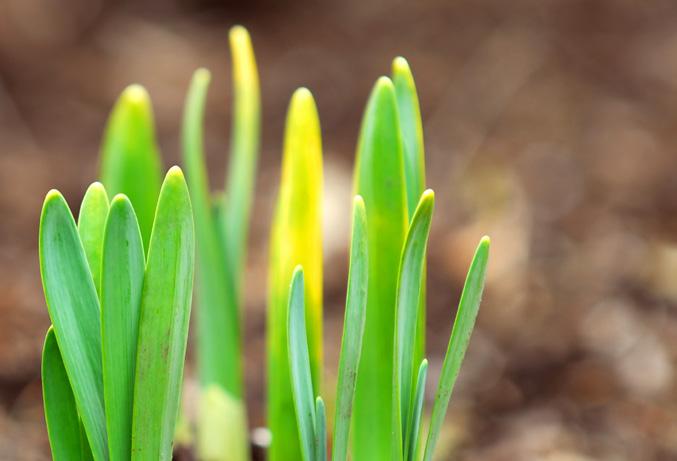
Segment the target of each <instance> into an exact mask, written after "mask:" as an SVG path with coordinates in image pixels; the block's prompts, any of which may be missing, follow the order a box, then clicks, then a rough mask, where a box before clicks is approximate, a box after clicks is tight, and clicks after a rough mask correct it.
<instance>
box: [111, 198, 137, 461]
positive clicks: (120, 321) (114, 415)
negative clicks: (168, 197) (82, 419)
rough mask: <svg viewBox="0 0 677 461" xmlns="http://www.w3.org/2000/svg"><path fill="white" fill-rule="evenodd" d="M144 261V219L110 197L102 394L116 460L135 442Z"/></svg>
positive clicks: (129, 205)
mask: <svg viewBox="0 0 677 461" xmlns="http://www.w3.org/2000/svg"><path fill="white" fill-rule="evenodd" d="M144 268H145V260H144V254H143V242H142V241H141V232H140V230H139V223H138V221H137V220H136V214H135V213H134V208H133V207H132V203H131V202H130V201H129V199H128V198H127V197H126V196H125V195H116V196H115V198H113V201H112V202H111V207H110V212H109V214H108V221H107V222H106V234H105V238H104V244H103V267H102V271H101V341H102V347H103V393H104V400H105V405H106V407H105V408H106V423H107V430H108V448H109V452H110V459H111V461H125V460H128V459H129V457H130V454H131V447H132V404H133V401H134V370H135V367H136V345H137V340H138V337H139V307H140V304H141V290H142V288H143V278H144Z"/></svg>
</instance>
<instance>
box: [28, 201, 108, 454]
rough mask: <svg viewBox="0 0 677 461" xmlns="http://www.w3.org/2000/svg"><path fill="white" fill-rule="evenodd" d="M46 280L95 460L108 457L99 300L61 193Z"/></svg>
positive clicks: (45, 251) (44, 260)
mask: <svg viewBox="0 0 677 461" xmlns="http://www.w3.org/2000/svg"><path fill="white" fill-rule="evenodd" d="M39 248H40V274H41V276H42V286H43V288H44V291H45V300H46V301H47V309H48V310H49V316H50V318H51V320H52V324H53V325H54V332H55V334H56V339H57V343H58V344H59V350H60V351H61V356H62V358H63V363H64V367H65V369H66V373H67V374H68V379H69V381H70V383H71V389H72V390H73V395H74V397H75V402H76V404H77V407H78V413H79V415H80V417H81V418H82V422H83V425H84V427H85V431H86V433H87V438H88V440H89V443H90V446H91V449H92V453H93V455H94V459H96V460H97V461H100V460H105V459H106V458H107V457H108V446H107V438H106V417H105V415H104V403H103V381H102V379H101V320H100V318H99V315H100V314H99V300H98V298H97V294H96V288H95V286H94V281H93V279H92V274H91V272H90V270H89V266H88V265H87V259H86V256H85V250H84V249H83V247H82V243H81V242H80V237H79V235H78V230H77V228H76V226H75V220H74V219H73V215H72V214H71V211H70V209H69V208H68V204H67V203H66V200H64V198H63V196H62V195H61V194H60V193H59V192H58V191H55V190H52V191H50V192H49V193H48V194H47V197H46V198H45V202H44V205H43V208H42V216H41V218H40V238H39Z"/></svg>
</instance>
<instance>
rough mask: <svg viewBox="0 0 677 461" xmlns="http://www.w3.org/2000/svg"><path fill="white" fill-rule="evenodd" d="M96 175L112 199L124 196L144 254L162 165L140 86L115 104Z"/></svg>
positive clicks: (149, 108)
mask: <svg viewBox="0 0 677 461" xmlns="http://www.w3.org/2000/svg"><path fill="white" fill-rule="evenodd" d="M100 174H101V182H103V184H104V185H105V186H106V189H107V190H108V192H109V193H110V194H111V195H112V196H115V195H117V194H125V195H126V196H127V197H129V200H130V201H131V202H132V204H133V205H134V210H135V211H136V214H137V217H138V220H139V227H140V228H141V235H142V236H143V244H144V248H145V249H146V251H147V250H148V243H149V241H150V233H151V230H152V228H153V219H154V217H155V206H156V204H157V199H158V194H159V193H160V181H161V180H162V164H161V161H160V154H159V150H158V147H157V141H156V139H155V123H154V121H153V108H152V106H151V101H150V96H149V95H148V92H147V91H146V89H145V88H143V87H142V86H141V85H130V86H128V87H127V88H126V89H125V90H124V91H123V92H122V94H121V95H120V97H119V98H118V100H117V102H116V103H115V107H114V108H113V110H112V112H111V115H110V117H109V119H108V124H107V126H106V131H105V133H104V139H103V143H102V146H101V173H100Z"/></svg>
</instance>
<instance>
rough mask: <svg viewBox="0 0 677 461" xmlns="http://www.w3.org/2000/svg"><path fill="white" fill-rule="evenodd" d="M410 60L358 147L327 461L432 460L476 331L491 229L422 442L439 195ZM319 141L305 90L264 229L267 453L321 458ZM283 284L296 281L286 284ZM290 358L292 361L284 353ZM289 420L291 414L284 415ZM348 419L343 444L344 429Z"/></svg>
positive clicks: (377, 103)
mask: <svg viewBox="0 0 677 461" xmlns="http://www.w3.org/2000/svg"><path fill="white" fill-rule="evenodd" d="M421 126H422V124H421V118H420V111H419V105H418V97H417V95H416V89H415V85H414V80H413V77H412V74H411V71H410V69H409V66H408V64H407V62H406V61H405V60H404V59H403V58H397V59H395V61H394V62H393V77H392V80H391V79H389V78H387V77H381V78H380V79H379V80H378V81H377V83H376V85H375V87H374V89H373V91H372V94H371V96H370V98H369V102H368V104H367V108H366V111H365V115H364V119H363V122H362V129H361V134H360V139H359V143H358V148H357V162H356V167H355V193H356V198H355V201H354V208H353V230H352V243H351V260H350V272H349V279H348V294H347V298H346V311H345V321H344V331H343V339H342V345H341V352H340V360H339V370H338V385H337V397H336V407H335V417H334V430H333V443H332V459H334V460H336V461H342V460H345V459H347V456H348V452H350V453H351V458H352V459H353V460H379V459H382V460H400V461H413V460H416V459H419V456H420V453H421V452H422V453H423V457H424V459H425V460H426V461H428V460H430V459H431V458H432V453H433V451H434V447H435V444H436V442H437V439H438V437H439V433H440V429H441V426H442V423H443V421H444V417H445V415H446V410H447V407H448V403H449V399H450V395H451V392H452V389H453V386H454V383H455V381H456V378H457V376H458V373H459V370H460V366H461V362H462V360H463V357H464V355H465V351H466V349H467V345H468V342H469V339H470V334H471V332H472V330H473V327H474V323H475V319H476V316H477V312H478V309H479V304H480V298H481V293H482V290H483V286H484V278H485V272H486V265H487V262H488V252H489V239H488V238H486V237H485V238H483V239H482V240H481V241H480V243H479V246H478V248H477V251H476V253H475V257H474V259H473V261H472V263H471V266H470V270H469V273H468V276H467V279H466V284H465V287H464V290H463V294H462V296H461V301H460V304H459V308H458V311H457V316H456V320H455V322H454V326H453V329H452V333H451V338H450V341H449V347H448V350H447V354H446V357H445V360H444V364H443V367H442V373H441V376H440V381H439V384H438V390H437V393H436V396H435V401H434V405H433V409H432V416H431V423H430V429H429V431H428V435H427V440H426V442H425V444H422V443H421V442H420V440H419V439H420V433H421V417H422V414H423V402H424V390H425V381H426V375H427V367H428V365H427V361H426V360H425V359H424V358H423V355H424V350H425V259H426V258H425V253H426V249H427V242H428V235H429V231H430V225H431V219H432V213H433V208H434V194H433V192H432V191H430V190H425V191H424V190H423V188H424V184H425V172H424V149H423V133H422V127H421ZM321 157H322V146H321V141H320V124H319V120H318V116H317V109H316V107H315V104H314V101H313V98H312V95H311V94H310V92H309V91H308V90H306V89H300V90H298V91H297V92H296V93H295V94H294V96H293V97H292V100H291V103H290V107H289V112H288V116H287V127H286V132H285V143H284V157H283V167H282V181H281V185H280V193H279V198H278V205H277V210H276V215H275V220H274V224H273V230H272V237H271V258H270V280H269V290H270V294H269V317H268V318H269V321H268V354H269V356H268V388H269V392H268V398H269V402H268V405H269V414H268V421H269V426H270V428H271V431H272V435H273V442H272V445H271V447H270V451H269V458H270V459H271V460H274V461H277V460H280V461H281V460H288V459H303V460H304V461H323V460H325V459H326V457H327V445H326V443H327V441H326V438H327V427H326V426H327V423H326V410H325V404H324V401H323V400H322V398H321V397H320V396H319V393H320V389H321V387H322V386H321V373H322V299H321V292H322V252H321V248H322V247H321V241H322V229H321V224H320V219H321V197H322V158H321ZM289 280H291V284H289ZM285 359H286V360H287V362H285ZM292 416H293V417H294V418H295V420H296V424H295V425H294V424H290V418H291V417H292ZM351 424H352V427H353V431H352V449H349V437H348V434H349V429H350V425H351Z"/></svg>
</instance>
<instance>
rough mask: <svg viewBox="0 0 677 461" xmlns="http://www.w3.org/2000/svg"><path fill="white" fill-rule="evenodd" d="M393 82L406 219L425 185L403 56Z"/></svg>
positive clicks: (416, 112)
mask: <svg viewBox="0 0 677 461" xmlns="http://www.w3.org/2000/svg"><path fill="white" fill-rule="evenodd" d="M392 76H393V84H394V85H395V95H396V96H397V114H398V116H399V121H400V129H401V132H402V147H403V154H404V178H405V183H406V190H407V209H408V211H409V220H411V218H412V217H413V216H414V211H415V210H416V205H417V204H418V199H419V197H420V196H421V194H422V193H423V190H424V188H425V150H424V147H423V123H422V121H421V110H420V108H419V104H418V94H417V93H416V85H415V83H414V76H413V75H412V73H411V69H410V68H409V63H408V62H407V60H406V59H404V58H403V57H397V58H395V59H394V60H393V65H392ZM425 281H426V275H425V268H424V273H423V277H422V278H421V295H420V300H419V308H418V309H419V310H418V321H417V322H416V325H417V328H416V349H415V352H414V360H415V363H419V362H420V361H421V360H423V356H424V355H425V322H426V321H425V319H426V312H425V311H426V309H425V308H426V302H425V299H426V295H425Z"/></svg>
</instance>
